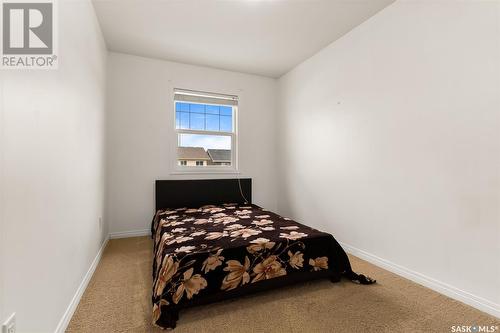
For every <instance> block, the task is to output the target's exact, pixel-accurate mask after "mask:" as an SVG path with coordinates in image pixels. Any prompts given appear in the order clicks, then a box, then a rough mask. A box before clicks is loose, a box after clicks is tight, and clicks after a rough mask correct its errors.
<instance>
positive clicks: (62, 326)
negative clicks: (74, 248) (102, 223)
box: [55, 237, 109, 333]
mask: <svg viewBox="0 0 500 333" xmlns="http://www.w3.org/2000/svg"><path fill="white" fill-rule="evenodd" d="M108 240H109V237H106V239H105V240H104V242H103V243H102V245H101V248H100V249H99V251H98V252H97V254H96V256H95V258H94V260H93V261H92V264H91V265H90V268H89V270H88V271H87V273H86V274H85V276H84V277H83V280H82V282H81V283H80V285H79V286H78V289H77V290H76V293H75V295H74V296H73V298H72V299H71V302H70V303H69V305H68V308H67V309H66V311H65V312H64V315H63V316H62V318H61V320H60V321H59V324H58V325H57V328H56V330H55V333H64V331H66V328H67V327H68V324H69V321H70V320H71V317H73V314H74V313H75V310H76V307H77V306H78V303H80V299H81V298H82V295H83V293H84V292H85V289H87V285H88V284H89V282H90V279H91V278H92V275H93V274H94V271H95V269H96V268H97V265H98V264H99V261H100V260H101V257H102V253H103V252H104V249H105V248H106V245H107V244H108Z"/></svg>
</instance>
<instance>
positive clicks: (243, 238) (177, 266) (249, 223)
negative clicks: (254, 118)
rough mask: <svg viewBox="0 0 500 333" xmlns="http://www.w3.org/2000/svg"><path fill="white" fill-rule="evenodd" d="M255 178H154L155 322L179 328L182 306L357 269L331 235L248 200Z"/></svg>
mask: <svg viewBox="0 0 500 333" xmlns="http://www.w3.org/2000/svg"><path fill="white" fill-rule="evenodd" d="M251 198H252V181H251V179H240V180H238V179H211V180H157V181H156V214H155V215H154V218H153V221H152V224H151V232H152V237H153V240H154V242H153V243H154V252H153V253H154V258H153V292H152V301H153V323H154V325H156V326H159V327H161V328H165V329H166V328H175V326H176V323H177V320H178V318H179V310H181V309H183V308H186V307H191V306H196V305H201V304H207V303H211V302H216V301H220V300H225V299H229V298H234V297H239V296H242V295H246V294H249V293H253V292H257V291H262V290H267V289H272V288H277V287H280V286H284V285H289V284H292V283H297V282H301V281H308V280H313V279H320V278H328V279H330V280H331V281H332V282H338V281H340V279H341V278H342V277H345V278H347V279H349V280H351V281H353V282H356V283H360V284H371V283H374V282H375V280H373V279H371V278H369V277H366V276H364V275H362V274H356V273H354V272H353V271H352V269H351V266H350V263H349V259H348V257H347V255H346V253H345V252H344V250H343V249H342V247H341V246H340V245H339V244H338V242H337V241H336V240H335V239H334V238H333V236H332V235H330V234H328V233H324V232H321V231H318V230H316V229H313V228H311V227H308V226H306V225H303V224H300V223H298V222H295V221H293V220H291V219H289V218H286V217H282V216H279V215H277V214H275V213H273V212H271V211H268V210H266V209H263V208H261V207H259V206H257V205H254V204H252V203H251Z"/></svg>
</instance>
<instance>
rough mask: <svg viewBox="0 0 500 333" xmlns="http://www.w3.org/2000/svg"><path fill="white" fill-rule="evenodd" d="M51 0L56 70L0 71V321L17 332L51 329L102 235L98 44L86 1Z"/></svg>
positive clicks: (101, 53)
mask: <svg viewBox="0 0 500 333" xmlns="http://www.w3.org/2000/svg"><path fill="white" fill-rule="evenodd" d="M58 3H59V69H58V70H50V71H45V70H37V71H27V70H25V71H21V70H19V71H17V70H3V71H0V84H1V90H0V135H1V142H0V148H1V151H0V154H1V155H0V158H1V163H0V165H1V169H0V170H1V174H0V185H1V186H0V190H1V197H0V198H1V208H2V210H1V215H0V216H1V230H0V231H1V236H0V237H1V240H0V252H1V253H2V266H1V268H0V281H1V283H2V289H1V290H0V291H1V295H0V300H1V303H2V311H1V317H0V320H1V321H2V322H3V320H4V319H6V317H7V316H8V315H10V313H12V312H16V313H17V332H53V331H54V330H55V329H56V327H57V325H58V323H59V321H60V319H61V317H62V316H63V314H64V312H65V311H66V308H67V307H68V304H69V303H70V301H71V299H72V297H73V296H74V295H75V292H76V291H77V288H78V286H79V285H80V283H81V282H82V279H83V277H84V275H85V273H86V272H87V270H88V269H89V267H90V265H91V262H92V260H93V259H94V257H95V256H96V254H97V252H98V250H99V248H100V246H101V243H102V242H103V240H104V239H105V236H106V235H107V233H108V230H107V227H106V225H104V226H103V227H102V228H99V223H98V217H99V216H102V215H103V206H104V205H103V202H104V171H105V168H104V134H103V131H104V120H105V118H104V108H105V86H106V85H105V75H106V71H105V64H106V50H105V45H104V41H103V39H102V36H101V32H100V29H99V26H98V23H97V21H96V18H95V14H94V10H93V7H92V4H91V3H90V1H87V0H72V1H64V0H63V1H58ZM100 229H101V230H100Z"/></svg>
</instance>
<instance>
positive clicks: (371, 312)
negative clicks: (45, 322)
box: [67, 237, 500, 333]
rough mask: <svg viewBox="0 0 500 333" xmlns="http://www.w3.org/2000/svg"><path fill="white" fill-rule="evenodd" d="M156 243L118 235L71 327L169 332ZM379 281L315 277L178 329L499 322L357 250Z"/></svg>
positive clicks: (423, 327) (190, 312)
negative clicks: (156, 283) (156, 307)
mask: <svg viewBox="0 0 500 333" xmlns="http://www.w3.org/2000/svg"><path fill="white" fill-rule="evenodd" d="M151 247H152V243H151V240H150V239H149V238H148V237H136V238H127V239H119V240H111V241H110V242H109V243H108V246H107V248H106V249H105V252H104V255H103V257H102V259H101V262H100V264H99V266H98V267H97V270H96V272H95V273H94V276H93V277H92V280H91V281H90V284H89V286H88V287H87V290H86V291H85V294H84V295H83V298H82V300H81V302H80V304H79V306H78V308H77V310H76V312H75V314H74V316H73V319H72V320H71V322H70V324H69V327H68V329H67V332H93V333H95V332H164V331H162V330H159V329H156V328H153V327H152V326H151V324H150V322H151V304H150V303H151V297H150V293H151V284H152V281H151V258H152V250H151ZM351 262H352V265H353V268H354V271H358V272H363V273H367V274H368V275H370V276H372V277H374V278H376V279H377V281H378V283H377V284H375V285H371V286H361V285H356V284H353V283H351V282H349V281H342V282H340V283H336V284H332V283H330V282H329V281H328V280H325V281H315V282H310V283H305V284H301V285H295V286H291V287H284V288H282V289H279V290H274V291H269V292H263V293H258V294H254V295H249V296H246V297H244V298H240V299H237V300H231V301H225V302H220V303H216V304H212V305H205V306H200V307H195V308H191V309H186V310H184V311H181V312H180V315H179V321H178V323H177V328H176V329H175V331H174V332H176V333H183V332H214V333H215V332H238V333H245V332H301V333H303V332H451V326H452V325H488V326H489V325H494V326H495V325H496V326H500V321H499V320H498V319H495V318H494V317H492V316H489V315H487V314H485V313H482V312H480V311H478V310H475V309H473V308H471V307H469V306H467V305H464V304H462V303H460V302H457V301H454V300H452V299H450V298H447V297H446V296H443V295H441V294H438V293H436V292H434V291H432V290H430V289H427V288H424V287H422V286H420V285H418V284H415V283H413V282H410V281H408V280H406V279H404V278H401V277H399V276H397V275H394V274H392V273H390V272H388V271H385V270H383V269H380V268H378V267H376V266H373V265H371V264H369V263H367V262H365V261H363V260H360V259H358V258H356V257H352V256H351ZM496 331H497V332H498V329H497V330H496Z"/></svg>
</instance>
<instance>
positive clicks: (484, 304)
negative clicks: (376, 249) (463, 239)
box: [340, 243, 500, 318]
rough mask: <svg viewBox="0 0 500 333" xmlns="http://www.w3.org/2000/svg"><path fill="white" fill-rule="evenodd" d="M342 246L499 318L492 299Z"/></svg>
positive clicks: (499, 313) (497, 309) (396, 272)
mask: <svg viewBox="0 0 500 333" xmlns="http://www.w3.org/2000/svg"><path fill="white" fill-rule="evenodd" d="M340 245H342V247H343V248H344V249H345V250H346V251H347V252H348V253H350V254H352V255H355V256H356V257H359V258H361V259H364V260H366V261H368V262H370V263H372V264H374V265H376V266H379V267H381V268H384V269H386V270H388V271H390V272H392V273H395V274H397V275H400V276H402V277H404V278H407V279H408V280H411V281H413V282H416V283H418V284H421V285H423V286H425V287H427V288H430V289H432V290H434V291H437V292H438V293H441V294H444V295H446V296H448V297H450V298H453V299H455V300H457V301H460V302H462V303H465V304H467V305H470V306H472V307H474V308H476V309H478V310H481V311H483V312H486V313H489V314H491V315H492V316H495V317H497V318H500V305H499V304H496V303H494V302H492V301H489V300H487V299H484V298H482V297H479V296H476V295H473V294H471V293H468V292H466V291H464V290H461V289H458V288H456V287H453V286H450V285H449V284H446V283H444V282H441V281H438V280H436V279H433V278H431V277H428V276H425V275H423V274H420V273H417V272H415V271H412V270H411V269H408V268H406V267H403V266H400V265H397V264H395V263H393V262H390V261H388V260H385V259H382V258H380V257H377V256H375V255H373V254H371V253H368V252H365V251H363V250H360V249H358V248H356V247H354V246H351V245H348V244H345V243H340Z"/></svg>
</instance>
